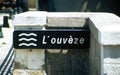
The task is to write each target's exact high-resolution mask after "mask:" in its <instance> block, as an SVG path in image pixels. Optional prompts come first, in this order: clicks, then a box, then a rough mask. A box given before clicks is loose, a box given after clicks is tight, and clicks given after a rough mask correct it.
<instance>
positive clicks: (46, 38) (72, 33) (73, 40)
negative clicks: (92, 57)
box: [13, 29, 90, 49]
mask: <svg viewBox="0 0 120 75" xmlns="http://www.w3.org/2000/svg"><path fill="white" fill-rule="evenodd" d="M89 43H90V31H89V30H87V29H74V30H73V29H63V30H62V29H61V30H54V29H51V30H45V31H42V30H41V31H20V30H19V31H18V30H16V31H14V36H13V44H14V48H16V49H88V48H89Z"/></svg>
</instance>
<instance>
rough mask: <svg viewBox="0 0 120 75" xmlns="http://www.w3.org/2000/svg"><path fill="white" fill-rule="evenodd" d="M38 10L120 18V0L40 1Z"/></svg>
mask: <svg viewBox="0 0 120 75" xmlns="http://www.w3.org/2000/svg"><path fill="white" fill-rule="evenodd" d="M38 9H39V10H47V11H48V12H110V13H115V14H116V15H118V16H120V2H119V0H39V1H38Z"/></svg>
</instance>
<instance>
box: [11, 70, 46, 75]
mask: <svg viewBox="0 0 120 75" xmlns="http://www.w3.org/2000/svg"><path fill="white" fill-rule="evenodd" d="M13 75H46V73H45V71H44V70H27V69H16V70H14V71H13Z"/></svg>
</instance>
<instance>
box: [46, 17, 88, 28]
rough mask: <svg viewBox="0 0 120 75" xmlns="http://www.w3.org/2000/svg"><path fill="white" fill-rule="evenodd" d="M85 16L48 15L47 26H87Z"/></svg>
mask: <svg viewBox="0 0 120 75" xmlns="http://www.w3.org/2000/svg"><path fill="white" fill-rule="evenodd" d="M86 22H87V21H86V18H79V17H76V18H75V17H48V23H47V25H48V26H49V27H87V26H88V25H87V26H85V23H86Z"/></svg>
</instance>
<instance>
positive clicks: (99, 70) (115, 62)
mask: <svg viewBox="0 0 120 75" xmlns="http://www.w3.org/2000/svg"><path fill="white" fill-rule="evenodd" d="M28 13H31V14H32V17H31V15H27V16H26V15H24V14H28ZM35 13H36V14H38V16H35V15H33V14H35ZM43 13H44V12H43ZM23 15H24V16H23ZM19 17H20V18H21V20H20V19H19ZM23 18H24V19H23ZM29 18H32V20H31V22H26V21H28V20H29ZM36 18H38V19H39V20H40V21H38V20H36ZM14 21H15V22H13V23H14V26H15V29H16V30H20V29H21V30H25V29H27V30H29V29H30V30H39V29H42V28H45V29H49V28H61V27H62V28H71V29H75V28H80V27H83V28H84V27H88V28H89V29H90V33H91V35H90V49H88V51H87V52H86V51H85V50H81V49H78V50H72V49H71V50H68V49H67V50H63V49H57V50H53V49H52V50H51V49H43V51H42V52H40V51H37V52H36V51H35V49H30V50H29V49H28V50H25V51H23V52H22V50H20V51H19V50H18V49H15V51H16V52H15V54H16V57H15V58H16V59H15V64H17V63H18V62H17V63H16V61H19V60H20V61H19V63H20V64H23V63H24V62H22V59H19V58H18V57H20V58H21V57H25V58H23V59H24V61H25V62H28V59H29V60H30V61H29V62H28V63H26V64H25V65H28V66H27V67H24V66H23V65H21V66H20V67H19V68H17V67H16V66H15V67H16V69H28V70H30V69H34V70H38V69H39V70H45V71H46V74H47V75H80V74H82V75H111V74H112V75H119V74H120V73H119V72H120V70H119V65H120V63H119V60H120V59H119V58H120V53H119V52H120V42H119V41H120V39H119V38H120V30H119V28H120V18H119V17H118V16H116V15H114V14H112V13H77V12H66V13H64V12H48V13H45V15H44V16H43V15H40V13H39V12H26V13H23V14H18V15H16V16H15V20H14ZM21 21H23V22H24V23H25V24H22V23H21ZM35 23H37V25H35ZM38 23H40V24H39V25H38ZM21 24H22V25H21ZM38 27H39V28H38ZM56 30H57V29H56ZM32 54H36V55H39V54H42V56H36V55H35V56H34V55H32ZM28 56H29V57H28ZM26 57H27V58H26ZM37 57H38V59H36V58H37ZM40 57H42V58H40ZM26 59H27V60H26ZM40 60H41V61H43V62H44V63H41V62H40ZM35 61H37V62H35ZM36 63H37V64H36ZM38 63H40V64H38ZM30 64H35V66H36V67H35V66H33V65H32V66H31V65H30ZM37 65H41V66H37ZM22 66H23V68H21V67H22ZM40 67H42V68H40ZM111 68H112V69H111ZM116 69H117V70H116Z"/></svg>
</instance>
